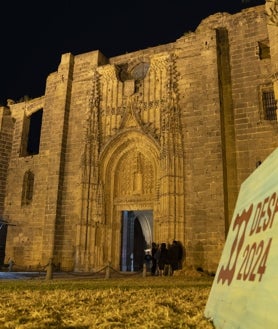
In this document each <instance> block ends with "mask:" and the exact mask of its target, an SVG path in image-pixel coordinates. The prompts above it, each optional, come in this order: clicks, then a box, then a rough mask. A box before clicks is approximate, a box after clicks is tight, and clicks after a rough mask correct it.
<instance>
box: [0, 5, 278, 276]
mask: <svg viewBox="0 0 278 329" xmlns="http://www.w3.org/2000/svg"><path fill="white" fill-rule="evenodd" d="M270 2H271V1H270ZM271 4H272V5H273V8H274V9H275V10H276V8H277V5H276V2H271ZM271 13H273V11H269V8H267V7H266V6H257V7H253V8H248V9H245V10H242V11H241V12H239V13H236V14H234V15H231V14H228V13H217V14H214V15H212V16H209V17H208V18H206V19H204V20H203V21H202V22H200V24H199V26H198V28H197V29H196V31H194V32H188V33H185V34H184V35H183V36H181V37H180V38H179V39H178V40H176V41H174V42H173V43H169V44H165V45H160V46H157V47H152V48H148V49H143V50H139V51H136V52H133V53H127V54H123V55H120V56H116V57H113V58H107V57H105V55H104V54H102V53H101V52H100V51H98V50H96V51H91V52H88V53H84V54H80V55H76V56H73V55H72V54H70V53H67V54H64V55H62V57H61V62H60V64H59V66H58V68H57V71H56V72H53V73H51V74H50V75H49V76H48V78H47V81H46V88H45V94H44V95H42V96H41V97H39V98H36V99H31V100H29V99H25V100H24V101H21V102H14V101H12V100H8V101H7V105H6V106H3V107H0V169H1V172H0V218H1V231H0V237H1V250H0V253H1V254H0V257H1V259H0V260H1V261H2V263H3V262H4V263H6V262H8V259H9V258H12V259H14V261H15V263H16V265H17V266H18V267H19V268H22V269H36V268H38V267H39V266H44V265H45V264H47V263H48V262H49V260H52V261H53V263H54V264H55V265H56V266H59V268H60V269H61V270H64V271H88V272H90V271H97V270H99V269H101V268H102V267H104V266H106V265H107V264H108V263H109V264H111V266H112V267H113V268H115V269H117V270H120V271H133V270H135V271H136V270H140V269H141V268H142V264H143V260H142V257H143V255H144V250H146V249H148V248H150V246H151V243H152V242H153V241H154V242H157V243H162V242H166V243H171V242H172V241H173V240H174V239H176V240H178V241H180V242H181V243H182V245H183V246H184V248H185V250H186V258H185V259H184V264H186V265H188V266H193V267H195V268H202V269H203V270H205V271H208V272H214V271H216V269H217V265H218V261H219V259H220V256H221V253H222V249H223V246H224V243H225V238H226V234H227V232H228V229H229V224H230V221H231V218H232V216H233V210H234V207H235V203H236V200H237V195H238V191H239V188H240V185H241V183H242V182H243V181H244V180H245V179H246V178H247V177H248V176H249V175H250V174H251V173H252V172H253V171H254V170H256V166H257V165H258V164H259V163H260V162H262V161H264V159H265V158H266V157H267V156H268V155H269V154H270V153H271V152H272V151H273V150H274V149H275V148H276V147H277V146H278V125H277V113H276V112H277V110H276V103H277V99H278V27H277V22H276V20H275V19H276V18H275V17H274V16H271ZM276 13H277V11H276ZM276 17H277V15H276ZM34 127H36V129H34ZM38 127H39V129H38Z"/></svg>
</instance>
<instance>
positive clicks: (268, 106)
mask: <svg viewBox="0 0 278 329" xmlns="http://www.w3.org/2000/svg"><path fill="white" fill-rule="evenodd" d="M262 105H263V118H264V120H275V121H277V113H276V100H275V95H274V90H273V89H272V90H270V89H269V90H262Z"/></svg>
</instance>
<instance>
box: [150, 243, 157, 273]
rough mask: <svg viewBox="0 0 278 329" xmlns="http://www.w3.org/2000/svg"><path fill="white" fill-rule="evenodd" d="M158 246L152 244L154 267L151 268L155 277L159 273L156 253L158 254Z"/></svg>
mask: <svg viewBox="0 0 278 329" xmlns="http://www.w3.org/2000/svg"><path fill="white" fill-rule="evenodd" d="M157 249H158V247H157V244H156V243H155V242H152V250H151V254H152V267H151V275H155V274H156V271H157V259H156V256H157V255H156V253H157Z"/></svg>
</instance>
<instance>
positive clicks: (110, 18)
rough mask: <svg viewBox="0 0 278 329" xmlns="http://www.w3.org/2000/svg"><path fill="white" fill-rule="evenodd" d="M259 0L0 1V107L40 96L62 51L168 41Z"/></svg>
mask: <svg viewBox="0 0 278 329" xmlns="http://www.w3.org/2000/svg"><path fill="white" fill-rule="evenodd" d="M110 2H111V3H110ZM261 4H265V0H211V1H209V0H201V1H197V0H140V1H128V0H111V1H103V0H97V1H95V0H90V1H89V0H45V1H41V0H36V1H34V0H2V1H1V3H0V22H1V28H0V44H1V47H0V56H1V57H0V105H5V104H6V100H7V99H8V98H11V99H13V100H15V101H18V100H19V99H21V98H22V97H23V96H24V95H28V96H29V97H31V98H35V97H39V96H42V95H43V94H44V89H45V82H46V78H47V76H48V75H49V74H50V73H52V72H54V71H56V70H57V68H58V65H59V63H60V59H61V55H62V54H64V53H67V52H71V53H72V54H73V55H78V54H82V53H85V52H88V51H93V50H100V51H101V52H102V53H103V54H104V55H105V56H106V57H113V56H117V55H121V54H124V53H126V52H132V51H136V50H141V49H144V48H148V47H153V46H157V45H160V44H166V43H169V42H174V41H175V40H176V39H178V38H180V37H181V36H182V35H183V34H184V33H185V32H188V31H194V30H195V29H196V27H197V26H198V25H199V24H200V22H201V20H202V19H204V18H206V17H208V16H209V15H211V14H214V13H217V12H228V13H231V14H233V13H236V12H239V11H240V10H242V9H244V8H247V7H252V6H255V5H261Z"/></svg>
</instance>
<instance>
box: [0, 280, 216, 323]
mask: <svg viewBox="0 0 278 329" xmlns="http://www.w3.org/2000/svg"><path fill="white" fill-rule="evenodd" d="M211 284H212V278H202V277H194V278H193V277H188V276H187V277H185V276H184V275H179V276H173V277H150V276H147V277H145V278H143V277H141V276H140V277H139V276H133V277H131V276H130V277H118V278H110V279H105V278H98V279H96V278H94V279H88V278H82V279H80V278H79V279H77V278H73V279H71V278H70V279H62V278H60V279H53V280H44V279H43V278H40V279H33V280H30V279H29V280H19V281H17V280H11V281H6V280H5V281H2V282H0V289H1V294H0V306H1V313H0V314H1V315H0V328H1V329H4V328H13V329H45V328H55V329H93V328H100V329H108V328H109V329H110V328H122V329H123V328H138V329H139V328H140V329H144V328H146V329H147V328H149V329H156V328H169V329H175V328H184V329H187V328H191V329H192V328H202V329H212V328H213V325H212V324H211V323H210V322H209V321H208V320H207V319H206V318H204V315H203V313H204V308H205V305H206V302H207V299H208V295H209V292H210V287H211Z"/></svg>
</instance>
